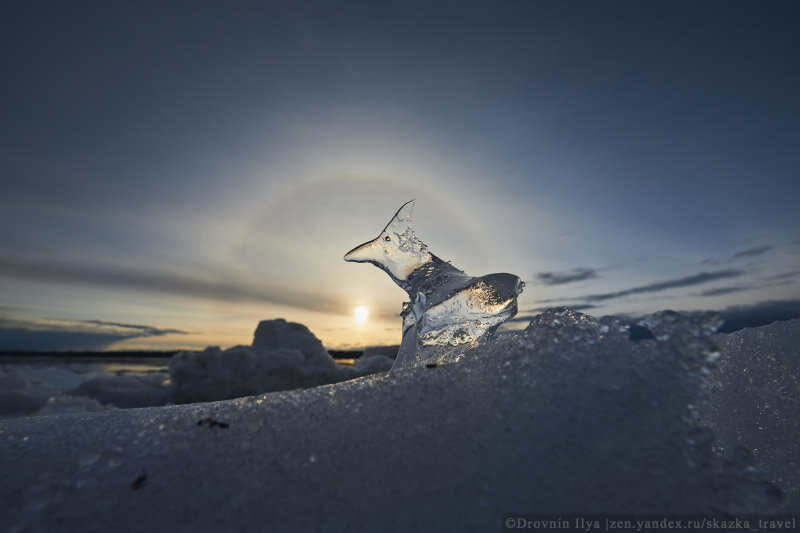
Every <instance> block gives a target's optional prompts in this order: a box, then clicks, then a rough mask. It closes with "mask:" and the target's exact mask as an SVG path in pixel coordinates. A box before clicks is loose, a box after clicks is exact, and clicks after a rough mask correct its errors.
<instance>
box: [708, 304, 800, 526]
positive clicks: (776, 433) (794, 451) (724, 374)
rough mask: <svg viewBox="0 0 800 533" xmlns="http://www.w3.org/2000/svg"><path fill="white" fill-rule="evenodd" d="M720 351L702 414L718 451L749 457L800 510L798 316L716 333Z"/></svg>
mask: <svg viewBox="0 0 800 533" xmlns="http://www.w3.org/2000/svg"><path fill="white" fill-rule="evenodd" d="M713 340H714V342H715V343H716V344H717V345H719V347H720V349H721V356H720V358H719V359H718V360H717V361H716V363H715V364H714V365H712V367H711V374H710V376H709V404H708V407H707V408H706V409H705V410H703V412H702V413H701V414H702V418H703V419H704V420H705V421H706V422H707V423H708V424H709V426H710V427H711V428H712V429H713V431H714V434H715V443H714V448H715V450H716V451H717V452H718V453H719V454H721V455H722V456H724V457H727V458H739V457H742V456H744V457H748V458H749V460H751V461H752V462H753V465H754V466H755V467H756V468H758V470H760V471H762V472H763V473H764V474H765V475H766V476H767V477H768V479H769V480H770V481H772V482H773V483H775V484H776V485H777V486H779V487H780V488H781V490H782V491H783V492H784V493H785V495H786V506H787V509H791V510H793V512H797V511H798V509H800V319H794V320H789V321H784V322H774V323H772V324H770V325H768V326H763V327H760V328H755V329H750V328H747V329H743V330H740V331H736V332H733V333H720V334H718V335H715V336H714V337H713Z"/></svg>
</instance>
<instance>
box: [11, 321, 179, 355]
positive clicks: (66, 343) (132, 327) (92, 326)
mask: <svg viewBox="0 0 800 533" xmlns="http://www.w3.org/2000/svg"><path fill="white" fill-rule="evenodd" d="M186 333H187V332H185V331H182V330H179V329H166V328H157V327H154V326H146V325H140V324H122V323H117V322H105V321H103V320H62V319H20V318H8V317H0V350H104V349H107V348H108V347H109V346H111V345H112V344H114V343H115V342H119V341H122V340H128V339H134V338H145V337H158V336H162V335H170V334H179V335H183V334H186Z"/></svg>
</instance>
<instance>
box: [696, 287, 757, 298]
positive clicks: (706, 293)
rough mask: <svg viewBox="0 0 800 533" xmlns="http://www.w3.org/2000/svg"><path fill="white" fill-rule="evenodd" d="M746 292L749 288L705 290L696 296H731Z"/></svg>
mask: <svg viewBox="0 0 800 533" xmlns="http://www.w3.org/2000/svg"><path fill="white" fill-rule="evenodd" d="M747 290H750V287H719V288H717V289H708V290H705V291H703V292H701V293H700V294H699V295H698V296H722V295H723V294H733V293H735V292H744V291H747Z"/></svg>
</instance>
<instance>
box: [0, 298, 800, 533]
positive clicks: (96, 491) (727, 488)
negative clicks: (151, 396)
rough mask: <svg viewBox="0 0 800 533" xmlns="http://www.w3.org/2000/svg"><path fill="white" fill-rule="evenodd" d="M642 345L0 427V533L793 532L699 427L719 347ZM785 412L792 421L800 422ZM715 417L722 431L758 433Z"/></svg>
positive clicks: (548, 325) (485, 349) (533, 336)
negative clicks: (604, 521) (702, 518)
mask: <svg viewBox="0 0 800 533" xmlns="http://www.w3.org/2000/svg"><path fill="white" fill-rule="evenodd" d="M647 327H648V328H649V329H650V331H651V332H652V333H653V336H654V337H655V338H654V339H653V340H641V341H638V342H633V341H631V340H629V330H628V327H627V326H625V325H624V324H622V323H621V322H619V321H617V320H615V319H613V318H604V319H602V320H600V321H596V320H594V319H592V318H590V317H588V316H585V315H581V314H579V313H575V312H572V311H569V310H566V309H555V310H551V311H548V312H546V313H545V314H543V315H540V316H538V317H536V318H535V319H534V321H533V322H532V324H531V326H530V327H529V328H528V329H526V330H525V331H523V332H517V333H509V334H504V335H500V336H498V337H497V338H496V339H495V340H493V341H491V342H490V343H489V344H487V345H483V346H479V347H477V348H476V349H474V350H472V351H470V352H468V353H467V354H466V356H465V357H464V359H463V361H462V362H460V363H456V364H447V365H430V367H428V366H423V367H416V368H410V369H404V370H399V371H396V372H392V373H386V372H385V373H381V374H375V375H372V376H366V377H363V378H359V379H355V380H351V381H345V382H341V383H337V384H333V385H325V386H318V387H313V388H309V389H305V390H293V391H285V392H274V393H269V394H264V395H261V396H256V397H248V398H241V399H237V400H228V401H219V402H213V403H205V404H190V405H180V406H166V407H158V408H143V409H127V410H111V411H105V412H97V413H91V414H77V415H69V414H61V415H54V416H39V417H32V418H25V419H21V418H20V419H9V420H4V421H0V443H1V444H0V446H2V451H1V452H0V472H2V475H3V481H4V482H3V483H2V484H0V497H1V498H2V501H3V503H4V505H3V506H2V509H0V530H2V531H8V532H20V531H56V530H58V531H109V530H111V529H113V530H114V531H123V532H124V531H165V530H169V531H238V530H242V531H262V530H269V531H498V530H501V528H502V518H503V516H505V515H510V514H515V513H556V512H563V513H647V512H653V513H708V514H714V515H719V514H720V513H730V514H732V515H734V516H735V515H739V514H743V513H774V512H787V511H791V512H795V513H797V512H798V511H799V510H800V509H798V506H797V503H796V501H794V502H793V503H792V506H791V507H787V501H786V500H785V499H783V498H782V496H781V490H780V489H779V488H777V487H775V485H774V484H772V483H767V482H766V481H765V479H769V478H773V479H774V478H775V476H774V475H773V474H766V473H759V472H758V471H756V470H755V469H753V468H752V467H751V462H752V461H749V460H747V458H745V457H742V456H741V455H739V456H732V457H730V458H727V459H723V458H722V457H720V456H718V455H715V454H714V453H713V451H712V443H713V442H714V435H713V434H712V433H711V431H709V430H708V429H707V428H705V427H704V426H703V425H701V424H700V423H698V410H699V411H702V410H703V409H706V408H708V405H707V404H705V402H704V397H705V394H704V393H705V391H706V390H707V382H706V376H707V375H708V372H709V365H712V364H713V363H710V361H711V360H712V359H714V357H715V356H716V354H717V352H716V351H715V349H714V346H713V344H712V343H710V342H709V340H708V338H707V337H705V336H704V335H705V328H703V327H701V326H700V325H698V324H696V323H694V322H691V321H690V320H689V319H688V318H686V317H682V316H680V315H676V314H672V313H662V314H660V315H656V316H654V317H651V318H650V319H649V320H648V322H647ZM785 327H786V331H784V332H781V333H780V334H779V332H778V331H775V333H774V336H772V337H770V338H772V339H773V340H774V342H775V345H776V346H782V347H783V348H786V350H787V351H786V353H787V354H788V353H790V352H791V353H794V354H796V347H797V344H796V339H797V335H798V331H800V324H798V323H797V322H796V321H793V322H791V323H786V325H785ZM758 331H759V330H745V331H743V332H741V336H740V338H741V342H742V353H748V354H750V360H751V361H752V360H754V358H756V359H757V358H763V357H764V355H765V354H764V352H762V351H761V350H760V348H759V344H758V343H759V342H760V339H759V337H758ZM781 336H783V338H781ZM729 338H730V337H729ZM786 342H795V344H793V345H789V346H788V347H787V345H786V344H783V343H786ZM792 350H795V351H792ZM726 360H727V361H728V364H730V365H735V364H737V359H736V358H735V357H733V356H731V357H729V358H727V359H726V354H723V355H722V357H721V358H720V359H719V360H718V361H726ZM717 364H719V363H717ZM731 371H733V367H732V366H731ZM712 375H713V374H712ZM755 377H756V379H758V377H759V374H758V373H756V374H755ZM756 386H757V384H756ZM783 391H785V394H793V392H792V391H787V390H785V389H780V390H779V391H778V392H777V394H779V395H783V394H784V392H783ZM795 398H796V396H795ZM784 399H785V400H787V401H784V402H777V403H775V404H774V407H775V408H776V409H778V418H780V419H786V418H790V417H796V410H794V411H791V412H781V409H783V408H785V407H786V408H789V407H792V405H791V402H790V401H788V400H789V398H784ZM709 405H710V404H709ZM770 405H772V404H770ZM718 407H720V409H719V410H718V411H715V410H714V408H711V409H710V410H708V411H706V412H707V413H715V415H714V416H715V417H716V418H715V421H714V426H715V427H716V426H718V425H725V424H728V425H730V424H734V423H742V422H743V421H744V423H748V422H747V416H748V415H747V414H746V413H743V414H737V415H736V416H730V418H729V419H728V420H726V415H725V412H724V409H722V408H721V407H722V404H720V405H719V406H718ZM795 427H796V426H795ZM776 435H777V441H776V442H775V443H774V445H773V446H774V448H773V449H776V450H783V451H785V453H787V454H788V453H790V452H789V450H790V445H789V444H788V443H787V442H786V438H788V436H787V435H786V434H779V433H776ZM779 453H780V452H779ZM776 467H777V468H779V466H777V465H776ZM765 474H766V475H765Z"/></svg>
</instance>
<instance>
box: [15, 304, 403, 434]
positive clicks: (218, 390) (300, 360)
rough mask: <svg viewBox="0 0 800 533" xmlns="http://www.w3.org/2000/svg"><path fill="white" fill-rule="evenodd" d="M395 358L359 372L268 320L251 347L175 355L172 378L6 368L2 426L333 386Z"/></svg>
mask: <svg viewBox="0 0 800 533" xmlns="http://www.w3.org/2000/svg"><path fill="white" fill-rule="evenodd" d="M392 351H393V350H392V348H391V347H383V348H371V349H368V350H365V352H364V354H363V355H362V356H361V357H359V358H358V359H356V361H355V362H354V363H353V365H352V366H342V365H339V364H338V363H336V361H335V360H334V359H333V357H331V355H330V354H329V353H328V352H327V351H326V350H325V348H324V347H323V346H322V343H321V342H320V341H319V339H317V337H315V336H314V334H313V333H311V332H310V331H309V330H308V328H306V327H305V326H304V325H302V324H296V323H293V322H287V321H286V320H283V319H275V320H264V321H262V322H260V323H259V325H258V328H257V329H256V332H255V335H254V338H253V344H252V345H250V346H234V347H233V348H229V349H227V350H222V349H220V348H219V347H216V346H210V347H208V348H206V349H205V350H203V351H202V352H200V353H196V352H179V353H177V354H175V355H174V356H173V357H172V358H171V359H170V361H169V376H167V374H166V370H164V371H162V372H154V373H152V374H150V375H144V376H140V375H125V374H122V375H116V374H101V375H95V376H88V375H81V374H76V373H74V372H71V371H69V370H65V369H61V368H56V367H46V368H34V367H31V366H29V365H2V366H0V418H2V417H13V416H27V415H32V414H36V415H44V414H55V413H60V412H77V411H94V410H102V409H110V408H114V407H119V408H132V407H151V406H159V405H164V404H168V403H189V402H203V401H215V400H223V399H228V398H239V397H242V396H250V395H254V394H261V393H264V392H272V391H280V390H288V389H297V388H308V387H314V386H317V385H326V384H329V383H336V382H339V381H344V380H347V379H353V378H357V377H361V376H365V375H367V374H372V373H375V372H381V371H385V370H388V369H389V368H390V367H391V366H392V362H393V360H394V359H393V357H392V356H390V355H389V354H392ZM168 377H169V379H167V378H168Z"/></svg>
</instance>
